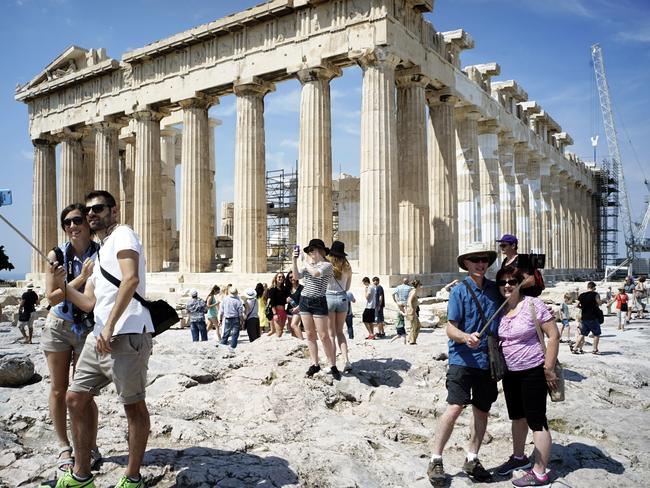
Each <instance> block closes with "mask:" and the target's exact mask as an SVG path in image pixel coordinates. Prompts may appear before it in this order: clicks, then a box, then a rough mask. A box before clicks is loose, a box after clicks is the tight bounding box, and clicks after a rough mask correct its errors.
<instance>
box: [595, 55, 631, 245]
mask: <svg viewBox="0 0 650 488" xmlns="http://www.w3.org/2000/svg"><path fill="white" fill-rule="evenodd" d="M591 57H592V59H593V62H594V71H595V72H596V84H597V86H598V96H599V97H600V109H601V111H602V113H603V125H604V126H605V135H606V136H607V149H608V150H609V157H610V160H611V164H612V173H613V175H614V177H615V178H616V179H617V180H618V187H619V192H620V193H621V195H622V200H623V201H622V205H621V210H622V212H621V219H622V221H623V231H624V233H625V244H626V247H627V252H628V257H632V256H630V253H632V254H633V253H634V244H635V242H634V241H635V237H636V235H635V232H634V228H633V227H632V216H631V213H630V198H629V196H628V193H627V188H626V185H625V178H624V176H623V166H622V164H621V152H620V150H619V147H618V135H617V133H616V125H615V124H614V113H613V111H612V101H611V98H610V96H609V85H608V83H607V76H606V74H605V63H604V62H603V52H602V49H601V47H600V45H599V44H594V45H593V46H591Z"/></svg>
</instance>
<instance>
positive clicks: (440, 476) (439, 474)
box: [427, 459, 447, 486]
mask: <svg viewBox="0 0 650 488" xmlns="http://www.w3.org/2000/svg"><path fill="white" fill-rule="evenodd" d="M427 476H429V483H431V484H432V485H433V486H444V484H445V482H446V481H447V475H446V474H445V468H444V466H443V465H442V459H436V460H434V461H431V462H430V463H429V468H428V469H427Z"/></svg>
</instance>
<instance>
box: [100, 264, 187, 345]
mask: <svg viewBox="0 0 650 488" xmlns="http://www.w3.org/2000/svg"><path fill="white" fill-rule="evenodd" d="M97 263H98V264H99V269H100V271H101V272H102V275H103V276H104V278H106V279H107V280H108V281H110V282H111V283H112V284H113V285H115V286H116V287H117V288H119V287H120V284H121V281H120V280H118V279H117V278H116V277H115V276H113V275H112V274H110V273H109V272H108V271H106V270H105V269H104V268H103V267H102V264H101V261H100V259H99V253H97ZM133 298H134V299H135V300H137V301H139V302H140V303H141V304H142V306H143V307H144V308H146V309H147V310H149V313H150V314H151V322H152V323H153V328H154V332H153V334H151V335H152V337H156V336H157V335H159V334H162V333H163V332H165V331H166V330H167V329H169V328H170V327H171V326H172V325H174V324H175V323H177V322H179V321H180V318H179V317H178V314H177V313H176V310H174V307H172V306H171V305H170V304H169V303H167V302H166V301H165V300H154V301H149V300H145V299H144V298H142V297H141V296H140V295H139V294H138V292H135V293H134V294H133Z"/></svg>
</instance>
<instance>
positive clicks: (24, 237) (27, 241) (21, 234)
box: [0, 214, 54, 265]
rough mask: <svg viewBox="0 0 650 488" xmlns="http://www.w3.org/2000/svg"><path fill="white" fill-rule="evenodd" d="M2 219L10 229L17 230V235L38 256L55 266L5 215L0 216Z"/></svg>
mask: <svg viewBox="0 0 650 488" xmlns="http://www.w3.org/2000/svg"><path fill="white" fill-rule="evenodd" d="M0 219H2V220H4V221H5V223H6V224H7V225H8V226H9V227H11V228H12V229H13V230H15V231H16V234H18V235H19V236H20V237H22V238H23V240H24V241H25V242H26V243H27V244H29V245H30V246H32V247H33V248H34V250H35V251H36V252H37V253H38V254H40V255H41V256H42V257H43V259H45V261H47V262H48V263H49V264H51V265H54V262H53V261H50V259H49V258H48V257H47V256H46V255H45V254H43V252H42V251H41V250H40V249H39V248H38V247H36V246H35V245H34V244H32V241H30V240H29V239H28V238H27V236H25V234H23V233H22V232H20V231H19V230H18V229H17V228H16V227H15V226H14V225H13V224H12V223H11V222H9V221H8V220H7V219H6V218H5V217H4V215H2V214H0Z"/></svg>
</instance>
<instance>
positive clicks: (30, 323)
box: [18, 313, 34, 334]
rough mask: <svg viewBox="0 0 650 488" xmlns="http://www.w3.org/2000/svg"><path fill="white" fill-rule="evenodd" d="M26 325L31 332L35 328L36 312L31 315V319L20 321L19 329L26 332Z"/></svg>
mask: <svg viewBox="0 0 650 488" xmlns="http://www.w3.org/2000/svg"><path fill="white" fill-rule="evenodd" d="M25 327H27V328H28V329H29V331H30V332H32V331H33V330H34V313H32V314H31V315H30V316H29V320H19V321H18V329H20V332H22V333H23V334H24V333H25Z"/></svg>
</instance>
